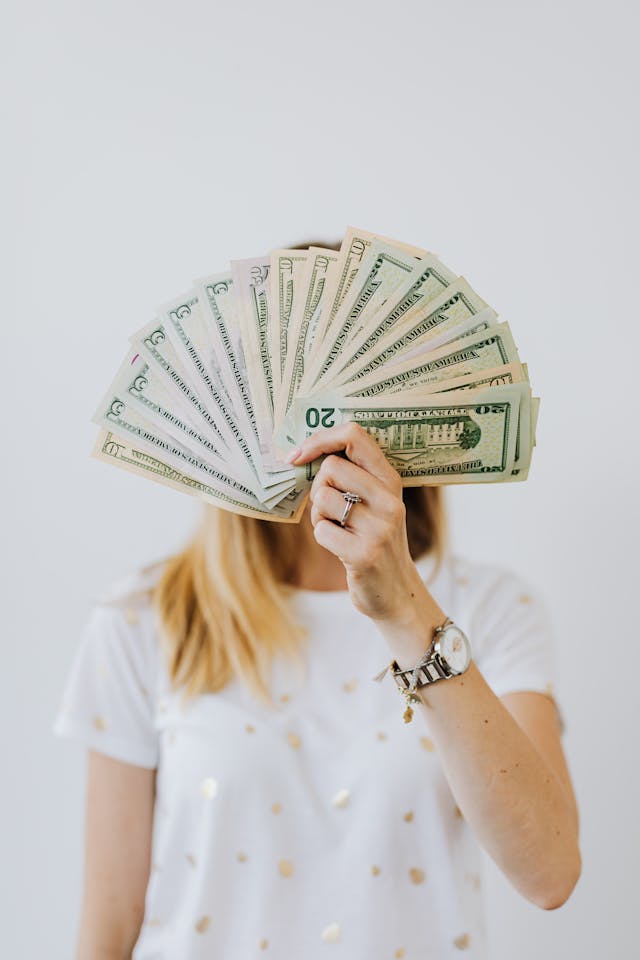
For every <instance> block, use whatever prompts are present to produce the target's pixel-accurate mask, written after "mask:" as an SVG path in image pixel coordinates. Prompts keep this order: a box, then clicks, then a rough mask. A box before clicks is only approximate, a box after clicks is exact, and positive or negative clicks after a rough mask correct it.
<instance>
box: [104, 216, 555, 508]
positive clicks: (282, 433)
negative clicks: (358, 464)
mask: <svg viewBox="0 0 640 960" xmlns="http://www.w3.org/2000/svg"><path fill="white" fill-rule="evenodd" d="M538 407H539V400H538V399H537V398H534V397H532V395H531V387H530V384H529V379H528V373H527V368H526V365H525V364H523V363H521V362H520V359H519V357H518V352H517V350H516V347H515V344H514V341H513V337H512V335H511V331H510V329H509V325H508V324H507V323H504V322H498V318H497V314H496V313H495V311H494V310H492V309H491V307H490V306H489V305H488V304H487V303H485V301H484V300H483V299H482V298H481V297H480V296H478V294H477V293H476V292H475V291H474V290H473V289H472V288H471V287H470V285H469V284H468V283H467V281H466V280H465V279H463V278H462V277H460V276H458V275H457V274H456V273H455V272H454V271H452V270H450V269H449V268H448V267H446V266H445V265H444V264H443V263H442V262H441V261H440V260H439V259H438V258H437V257H436V256H434V255H433V254H431V253H428V252H427V251H426V250H421V249H419V248H417V247H412V246H409V245H407V244H404V243H399V242H397V241H395V240H390V239H388V238H386V237H381V236H379V235H377V234H373V233H368V232H367V231H364V230H357V229H355V228H351V227H350V228H348V229H347V231H346V234H345V236H344V239H343V241H342V244H341V246H340V249H339V250H337V251H336V250H333V249H325V248H323V247H319V246H311V247H309V248H308V249H293V250H274V251H272V252H271V253H270V254H267V255H266V256H263V257H256V258H253V259H250V260H234V261H232V262H231V264H230V267H229V269H228V270H226V271H225V272H223V273H216V274H214V275H213V276H208V277H204V278H202V279H199V280H196V281H195V282H194V283H193V285H192V287H191V288H190V289H189V290H188V291H187V292H186V293H184V294H183V295H182V296H180V297H177V298H176V299H174V300H172V301H171V302H170V303H167V304H164V305H163V306H162V307H161V308H159V309H158V311H157V312H156V318H155V319H154V320H153V322H152V323H149V324H148V325H146V326H145V327H143V328H142V329H141V330H139V331H138V332H137V333H135V334H134V335H133V336H132V337H131V340H130V349H129V351H128V353H127V356H126V357H125V359H124V361H123V363H122V365H121V367H120V369H119V371H118V373H117V374H116V377H115V379H114V381H113V383H112V384H111V386H110V387H109V390H108V392H107V394H106V395H105V397H104V399H103V400H102V402H101V403H100V405H99V407H98V409H97V411H96V413H95V415H94V417H93V419H94V421H95V422H96V423H97V424H98V425H99V426H100V428H101V430H100V433H99V436H98V438H97V441H96V444H95V447H94V450H93V456H95V457H97V458H98V459H100V460H105V461H107V462H110V463H113V464H116V465H118V466H120V467H123V468H125V469H127V470H130V471H133V472H135V473H139V474H142V475H143V476H147V477H149V478H150V479H152V480H156V481H158V482H160V483H163V484H166V485H168V486H170V487H173V488H174V489H177V490H182V491H184V492H186V493H190V494H192V495H195V496H197V497H199V498H201V499H202V500H204V501H206V502H208V503H211V504H214V505H215V506H217V507H221V508H222V509H225V510H231V511H233V512H235V513H239V514H243V515H246V516H252V517H260V518H263V519H265V520H278V521H284V522H297V521H298V520H299V519H300V517H301V514H302V510H303V509H304V505H305V502H306V499H307V496H308V492H309V487H310V485H311V482H312V480H313V477H314V476H315V474H316V473H317V470H318V468H319V465H320V461H319V460H317V461H314V462H313V463H311V464H306V465H305V466H302V467H297V468H292V467H291V466H290V465H289V464H288V463H286V459H285V458H286V456H287V453H288V452H289V451H290V450H291V449H292V448H293V447H296V446H298V445H299V443H300V442H301V441H302V440H303V439H304V438H305V437H307V436H309V435H310V434H311V433H313V432H314V431H316V430H319V429H324V428H326V427H331V426H334V425H336V424H341V423H344V422H345V421H356V422H357V423H359V424H360V425H361V426H362V427H364V429H365V430H367V431H368V433H369V434H370V435H371V436H372V437H373V438H374V440H375V441H376V443H378V445H379V446H380V447H381V449H382V450H383V452H384V454H385V456H386V457H387V458H388V460H389V461H390V463H391V464H392V465H393V466H394V467H395V468H396V470H397V471H398V473H399V474H400V476H401V478H402V482H403V484H404V485H406V486H418V485H427V484H442V483H494V482H496V481H514V480H524V479H526V477H527V474H528V471H529V465H530V461H531V453H532V448H533V446H534V445H535V424H536V419H537V414H538Z"/></svg>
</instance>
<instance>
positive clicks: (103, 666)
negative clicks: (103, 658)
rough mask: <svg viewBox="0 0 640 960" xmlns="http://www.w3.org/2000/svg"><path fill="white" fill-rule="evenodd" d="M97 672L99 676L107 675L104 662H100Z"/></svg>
mask: <svg viewBox="0 0 640 960" xmlns="http://www.w3.org/2000/svg"><path fill="white" fill-rule="evenodd" d="M98 673H99V674H100V676H101V677H108V676H109V671H108V670H107V668H106V667H105V665H104V663H101V664H100V666H99V667H98Z"/></svg>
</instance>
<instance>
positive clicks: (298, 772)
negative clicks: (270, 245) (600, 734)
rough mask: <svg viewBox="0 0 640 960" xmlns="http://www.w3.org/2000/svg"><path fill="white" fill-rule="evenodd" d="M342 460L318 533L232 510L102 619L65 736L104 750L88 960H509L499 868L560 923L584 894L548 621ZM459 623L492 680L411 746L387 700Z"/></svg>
mask: <svg viewBox="0 0 640 960" xmlns="http://www.w3.org/2000/svg"><path fill="white" fill-rule="evenodd" d="M321 454H327V456H326V457H325V459H324V461H323V464H322V467H321V468H320V470H319V472H318V475H317V477H316V479H315V481H314V483H313V487H312V490H311V497H310V502H309V506H308V508H307V511H306V513H305V515H304V517H303V520H302V522H301V524H300V525H299V526H294V525H292V526H287V525H280V524H275V523H268V522H263V521H258V520H253V519H246V518H240V517H236V516H233V515H230V514H227V513H221V512H218V511H216V510H213V509H209V510H208V511H207V513H206V517H205V521H204V524H203V526H202V528H201V529H200V531H199V532H198V535H197V536H196V539H195V540H194V542H193V543H192V545H190V546H189V548H188V549H187V550H186V551H185V552H184V553H182V554H180V555H178V556H176V557H174V558H172V559H170V560H169V561H168V562H167V563H165V564H162V565H160V566H159V567H158V568H155V569H151V570H147V571H146V572H145V573H144V574H142V575H139V576H137V577H135V578H134V579H133V581H132V582H129V583H127V584H125V585H124V586H123V587H122V588H120V590H117V591H116V592H115V595H114V596H112V597H111V599H110V600H109V601H108V602H107V603H105V604H104V605H103V606H101V607H98V608H96V610H95V611H94V614H93V616H92V619H91V622H90V624H89V626H88V630H87V633H86V635H85V638H84V641H83V645H82V648H81V651H80V653H79V655H78V657H77V659H76V662H75V665H74V670H73V672H72V674H71V676H70V679H69V683H68V686H67V692H66V703H65V707H64V710H63V711H62V712H61V713H60V715H59V717H58V719H57V723H56V730H57V732H59V733H61V734H67V735H71V736H76V737H79V738H81V739H82V740H83V741H84V742H85V743H86V744H87V745H88V746H89V748H90V754H89V773H88V777H89V781H88V799H87V822H86V866H85V894H84V904H83V911H82V922H81V928H80V934H79V943H78V950H77V958H78V960H89V958H95V957H98V956H100V957H101V958H110V957H113V958H116V957H118V958H122V957H125V956H127V957H128V956H133V957H134V958H135V960H152V958H154V960H157V958H176V960H178V958H179V960H189V958H200V957H233V958H234V960H235V958H249V957H256V956H259V955H260V956H262V955H264V956H273V957H278V958H289V957H301V956H304V957H305V958H315V957H316V956H317V957H324V956H326V955H328V954H333V955H334V956H341V957H348V958H349V960H360V958H362V960H364V958H365V957H366V958H368V960H369V958H374V957H380V958H387V957H406V958H407V960H409V958H411V957H420V958H427V957H429V958H431V957H433V958H438V960H440V958H445V957H449V956H457V955H459V954H460V953H465V954H466V955H467V956H469V957H485V956H486V952H485V943H484V921H483V914H482V891H481V872H480V846H482V847H484V849H485V850H486V851H487V852H488V854H489V855H490V856H491V857H492V858H493V859H494V861H495V862H496V863H497V865H498V866H499V868H500V869H501V870H502V872H503V873H504V874H505V876H506V877H507V878H508V880H509V881H510V882H511V884H512V885H513V886H514V887H515V888H516V889H517V890H518V891H519V892H520V893H521V894H522V896H524V897H526V898H527V899H528V900H529V901H531V902H532V903H534V904H536V905H537V906H539V907H541V908H543V909H554V908H557V907H559V906H561V905H562V904H563V903H564V902H565V901H566V900H567V898H568V897H569V895H570V894H571V891H572V890H573V888H574V886H575V884H576V882H577V879H578V877H579V875H580V870H581V861H580V853H579V846H578V813H577V809H576V803H575V799H574V794H573V789H572V784H571V780H570V776H569V773H568V770H567V765H566V762H565V758H564V755H563V750H562V745H561V739H560V735H561V732H562V728H561V721H560V720H559V715H558V712H557V708H556V706H555V702H554V699H553V697H552V686H551V683H552V663H553V659H552V654H553V651H552V645H551V639H550V633H549V630H548V626H547V623H546V619H545V615H544V612H543V611H542V608H541V606H540V604H539V602H538V601H536V600H535V599H534V598H533V597H532V596H531V595H530V593H529V592H528V591H527V590H526V588H525V586H524V585H523V584H522V582H521V581H520V580H519V578H518V577H516V576H514V575H513V574H511V573H508V572H505V571H503V570H501V569H498V568H495V567H491V566H487V565H478V564H472V563H469V562H466V561H463V560H461V559H460V558H456V557H452V556H450V555H449V554H448V553H447V552H445V551H444V549H443V519H442V503H441V494H440V491H439V490H438V489H437V488H423V489H419V490H404V491H403V490H402V487H401V483H400V478H399V476H398V474H397V473H396V471H395V470H394V469H393V468H392V467H391V466H390V464H389V463H388V461H387V460H386V458H385V457H384V456H383V454H382V452H381V451H380V449H379V447H378V446H377V445H376V443H375V442H374V441H373V440H372V439H371V438H370V437H369V436H368V435H367V433H366V432H365V431H364V430H363V429H362V428H360V427H358V426H356V425H353V424H347V425H344V426H340V427H333V428H331V429H330V430H326V431H323V432H318V433H316V434H314V435H313V436H311V437H310V438H308V439H307V440H306V441H305V442H304V443H303V444H302V447H301V448H299V450H298V451H297V452H296V453H295V455H294V457H293V462H295V463H296V464H303V463H306V462H309V461H311V460H313V459H315V458H316V457H318V456H320V455H321ZM345 491H351V492H355V493H357V494H358V495H359V496H360V498H361V500H360V502H356V503H355V505H353V507H352V509H351V512H350V514H349V517H348V520H347V523H346V525H345V526H344V527H342V526H341V525H340V522H339V521H340V520H341V518H342V517H343V514H344V508H345V500H344V498H343V496H342V494H343V493H344V492H345ZM447 617H449V618H451V619H452V620H453V621H454V622H455V623H456V624H457V625H458V626H459V627H461V628H462V629H463V630H464V631H465V633H466V634H467V635H468V637H469V641H470V645H471V652H472V660H471V663H470V664H469V666H468V667H467V669H466V670H465V671H464V672H463V673H461V674H459V675H454V676H451V677H449V678H447V679H442V680H440V681H439V682H435V683H432V684H430V685H429V686H427V687H421V688H419V690H418V693H417V695H416V696H417V697H418V700H417V701H416V702H414V703H413V709H414V712H415V716H414V718H413V720H412V721H411V722H409V723H407V722H405V720H404V716H403V711H404V708H405V701H404V699H403V698H401V697H400V696H399V693H398V689H397V688H396V685H395V681H394V679H393V677H392V676H391V675H390V674H388V675H387V677H386V678H384V679H383V681H382V682H381V683H373V682H372V677H373V676H374V674H376V673H378V672H379V671H380V670H381V668H383V667H384V666H385V665H386V664H388V663H389V661H390V660H396V661H397V665H398V666H399V668H401V669H403V670H404V669H409V668H412V667H413V666H414V665H415V664H416V662H417V661H418V660H419V659H420V658H421V657H422V655H423V653H424V651H425V650H426V649H427V648H428V647H429V645H430V643H431V640H432V638H433V636H434V631H435V629H436V628H437V627H438V626H441V625H442V624H443V623H444V622H445V620H446V619H447ZM296 624H301V625H302V626H303V627H304V628H305V630H306V633H304V634H300V632H299V631H298V629H297V627H296ZM296 665H297V666H301V667H302V668H303V669H302V671H301V672H299V671H295V670H294V669H293V667H294V666H296ZM269 694H271V695H272V703H271V704H270V702H269V700H268V696H269ZM145 897H146V903H145Z"/></svg>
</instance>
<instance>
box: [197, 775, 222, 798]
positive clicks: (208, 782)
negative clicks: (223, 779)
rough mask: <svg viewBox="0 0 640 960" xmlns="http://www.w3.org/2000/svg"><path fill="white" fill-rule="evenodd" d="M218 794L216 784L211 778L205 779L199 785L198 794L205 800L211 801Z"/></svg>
mask: <svg viewBox="0 0 640 960" xmlns="http://www.w3.org/2000/svg"><path fill="white" fill-rule="evenodd" d="M217 792H218V783H217V781H216V780H214V779H213V777H205V779H204V780H203V781H202V783H201V784H200V793H201V794H202V796H203V797H206V798H207V800H212V799H213V798H214V797H215V796H216V794H217Z"/></svg>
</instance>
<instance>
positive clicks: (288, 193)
mask: <svg viewBox="0 0 640 960" xmlns="http://www.w3.org/2000/svg"><path fill="white" fill-rule="evenodd" d="M633 6H634V5H633V4H631V3H629V4H625V3H620V2H617V0H614V2H607V3H602V4H594V3H589V2H571V3H563V2H561V0H560V2H555V3H548V2H544V0H543V2H537V3H535V4H534V3H530V4H529V5H527V6H525V5H523V4H518V3H512V2H504V3H500V2H484V3H475V2H468V3H461V2H447V3H439V4H433V3H431V4H429V3H424V2H415V3H411V2H402V0H394V2H392V3H381V2H372V0H369V2H366V3H349V2H341V3H332V2H327V0H323V2H316V3H307V2H303V0H297V2H278V0H271V2H260V3H258V2H256V3H240V2H234V3H231V2H227V3H226V4H215V3H211V2H210V3H204V2H203V3H196V2H188V0H187V2H184V0H183V2H181V3H179V4H178V3H176V4H173V5H171V4H165V3H158V2H153V3H151V2H132V0H129V2H128V3H124V2H121V0H118V2H110V3H92V2H87V0H83V2H80V0H78V2H70V0H57V2H56V3H55V4H45V3H20V4H17V3H14V4H13V6H12V8H11V7H10V8H7V7H6V6H5V11H7V9H9V16H8V23H7V18H6V16H5V25H4V27H3V28H2V30H1V31H0V32H1V33H2V40H1V43H2V50H1V51H0V52H1V56H0V63H1V64H2V70H3V72H4V77H3V78H2V85H1V88H0V89H1V90H2V98H3V108H2V126H1V129H2V133H3V135H4V146H3V149H2V163H3V166H4V171H3V175H2V178H1V183H2V191H3V194H5V196H4V197H3V210H4V211H5V212H4V214H3V217H2V220H3V227H4V228H5V229H6V228H8V229H6V235H5V238H4V241H3V249H2V251H1V253H2V258H1V261H0V262H1V263H2V267H3V268H4V271H3V272H5V277H6V281H7V286H4V284H3V287H4V292H3V294H2V301H1V303H2V314H3V316H2V328H3V331H4V340H3V353H2V368H1V369H2V373H1V382H2V386H3V388H6V393H5V400H4V403H3V417H2V438H3V440H2V447H3V453H4V455H5V456H4V464H5V466H4V470H3V472H2V483H3V490H2V501H1V502H2V505H3V508H4V510H5V511H6V513H5V516H4V519H3V525H2V533H3V536H2V540H3V545H4V546H5V550H6V552H5V558H4V562H3V570H2V578H1V582H2V588H3V593H4V597H3V600H2V620H3V627H4V629H3V631H2V654H3V657H2V669H1V678H0V682H1V691H0V704H1V709H2V719H1V724H0V731H1V736H2V743H1V745H0V748H1V750H2V754H1V756H2V773H3V776H2V788H1V791H0V804H1V806H2V832H3V834H4V835H5V836H4V840H3V853H2V856H1V858H0V880H1V883H2V888H1V890H0V909H1V911H2V923H1V925H0V931H1V932H0V938H1V942H0V949H1V950H2V953H3V954H4V955H5V956H7V957H11V958H12V960H23V958H25V960H31V958H35V957H45V956H46V957H47V958H48V960H58V958H69V957H70V956H71V951H72V943H73V941H74V938H75V924H76V918H77V915H78V907H79V895H80V876H81V873H80V871H81V842H82V837H81V829H82V816H83V800H84V797H83V784H84V779H83V777H84V758H83V753H82V751H81V749H80V748H78V747H76V746H74V745H71V744H68V743H65V742H62V741H59V740H57V739H54V738H53V736H52V735H51V734H50V732H49V728H50V724H51V722H52V720H53V716H54V713H55V709H56V707H57V703H58V698H59V695H60V691H61V687H62V683H63V679H64V677H65V675H66V671H67V668H68V665H69V663H70V659H71V656H72V654H73V651H74V650H75V646H76V643H77V640H78V636H79V631H80V628H81V625H82V623H83V621H84V618H85V616H86V612H87V609H88V605H89V603H90V601H91V598H92V596H93V595H94V594H96V593H97V592H98V591H100V590H101V589H102V588H103V587H104V586H105V585H106V584H108V583H109V582H110V581H111V580H112V579H113V578H115V577H117V576H119V575H120V574H121V573H123V572H126V571H128V570H130V569H132V568H133V567H135V566H136V565H137V564H139V563H141V562H144V561H147V560H150V559H154V558H157V557H158V556H160V555H163V554H165V553H167V552H168V551H170V550H171V549H173V548H174V547H175V546H176V545H178V544H179V543H181V542H182V540H183V539H184V538H185V537H186V536H187V535H188V533H189V531H190V529H191V527H192V525H193V522H194V520H195V517H196V513H195V507H194V505H193V504H192V502H191V501H190V500H189V499H188V498H187V497H184V496H180V495H179V494H177V493H174V492H173V491H169V490H165V489H163V488H161V487H159V486H157V485H154V484H151V483H145V482H144V481H142V480H140V479H138V478H137V477H133V476H130V475H128V474H126V473H123V472H120V471H117V470H114V469H110V468H109V467H107V466H105V465H103V464H100V463H97V462H96V461H94V460H91V459H90V458H89V455H88V454H89V450H90V448H91V445H92V442H93V437H94V434H95V428H94V426H93V425H92V424H91V422H90V417H91V415H92V413H93V410H94V407H95V405H96V403H97V401H98V400H99V399H100V397H101V395H102V392H103V390H104V389H105V388H106V386H107V385H108V382H109V380H110V378H111V375H112V374H113V373H114V372H115V369H116V366H117V364H118V363H119V361H120V359H121V356H122V355H123V354H124V351H125V349H126V345H127V338H128V336H129V334H130V333H131V332H132V331H133V330H135V329H136V328H137V327H139V326H140V325H142V324H143V323H145V322H146V321H147V320H149V319H150V318H151V316H152V310H153V308H154V307H155V306H156V305H157V304H159V303H161V302H163V301H164V300H166V299H168V298H169V297H171V296H172V295H174V294H178V293H180V292H181V291H182V290H183V288H185V287H187V286H188V285H189V284H190V281H191V279H192V278H193V277H194V276H198V275H202V274H204V273H208V272H211V271H213V270H216V269H223V268H224V266H225V264H226V262H227V261H228V260H229V258H231V257H247V256H253V255H257V254H260V253H262V252H264V251H265V250H267V249H269V248H272V247H275V246H279V245H284V244H286V243H287V242H294V241H301V240H304V239H306V238H310V239H314V240H315V239H319V238H320V239H321V238H326V239H334V238H336V237H339V236H340V235H341V234H342V233H343V231H344V227H345V225H346V224H355V225H357V226H361V227H364V228H368V229H370V230H374V231H377V232H379V233H384V234H387V235H389V236H392V237H396V238H398V239H400V240H405V241H407V242H412V243H415V244H417V245H419V246H423V247H427V248H429V249H432V250H434V251H436V252H437V253H439V254H440V256H441V257H442V259H443V260H444V261H445V262H446V263H447V264H449V265H450V266H451V267H453V268H455V269H456V270H457V271H458V272H460V273H463V274H464V275H465V276H466V277H467V279H468V280H469V281H470V282H471V284H472V285H473V286H474V287H475V288H476V289H477V291H478V292H479V293H480V294H481V295H482V296H483V297H484V298H485V299H486V300H488V301H489V302H490V303H491V304H492V305H493V306H494V307H495V308H496V309H497V310H498V311H499V313H500V314H501V317H502V318H503V319H508V320H509V321H510V322H511V323H512V327H513V330H514V332H515V335H516V340H517V343H518V345H519V347H520V351H521V356H522V358H523V359H524V360H526V361H528V363H529V366H530V371H531V377H532V381H533V384H534V387H535V389H536V392H538V393H539V394H540V395H541V397H542V407H541V413H540V422H539V428H538V447H537V449H536V451H535V457H534V462H533V468H532V470H531V475H530V479H529V481H528V482H527V483H525V484H513V485H497V486H495V487H483V488H477V487H476V488H474V487H472V486H471V487H468V488H461V489H457V490H455V491H453V492H452V493H451V495H450V496H449V503H450V506H451V509H452V534H453V540H454V544H455V546H456V548H457V549H458V550H459V551H460V552H463V553H467V554H468V555H470V556H471V557H473V558H474V559H486V560H499V561H501V562H503V563H504V564H506V565H508V566H511V567H512V568H513V569H515V570H517V571H518V572H519V573H521V574H523V575H525V576H526V577H528V578H529V580H530V582H531V584H532V585H533V586H534V587H535V588H537V589H538V590H539V591H541V593H542V595H543V596H544V598H545V599H546V601H547V602H548V604H549V606H550V607H551V610H552V613H553V615H554V619H555V623H556V627H557V669H558V694H559V697H560V699H561V703H562V706H563V709H564V713H565V716H566V718H567V721H568V730H567V735H566V739H565V746H566V750H567V753H568V756H569V762H570V767H571V771H572V774H573V777H574V780H575V785H576V790H577V794H578V800H579V806H580V813H581V840H582V852H583V860H584V866H583V875H582V877H581V879H580V882H579V885H578V887H577V888H576V890H575V892H574V894H573V896H572V897H571V899H570V900H569V901H568V902H567V904H566V905H565V906H563V907H562V908H561V909H560V910H557V911H552V912H545V911H542V910H539V909H538V908H536V907H534V906H532V905H531V904H529V903H528V902H526V901H524V900H523V899H522V898H521V897H519V895H517V894H516V893H515V892H514V891H513V890H512V889H511V888H510V886H509V884H508V882H507V881H506V880H505V879H504V878H503V877H502V875H500V874H498V872H497V870H495V868H493V869H492V871H491V873H490V881H489V893H490V897H489V902H490V909H491V918H490V923H491V934H492V940H493V953H492V956H493V957H494V958H495V960H507V958H511V957H514V956H517V957H518V958H519V960H534V958H535V960H538V958H539V957H541V956H544V957H546V958H548V960H556V958H557V960H560V958H562V960H564V958H566V957H580V958H594V960H600V958H601V957H603V956H607V957H608V958H612V960H613V958H623V957H627V956H629V955H630V951H632V949H633V945H634V944H637V934H636V933H635V926H636V913H637V883H638V876H639V871H640V862H639V861H640V855H639V846H640V845H639V842H638V810H639V809H640V795H639V793H640V791H639V775H638V765H637V760H638V752H637V750H638V740H637V736H636V733H635V730H636V729H637V716H636V711H635V709H634V707H633V703H634V701H635V702H637V688H638V677H639V676H640V653H639V649H640V645H639V643H638V628H637V600H638V596H637V594H638V587H637V546H636V545H637V543H638V526H637V519H638V515H637V510H638V505H637V503H638V501H637V495H636V494H637V482H638V480H637V478H638V471H639V468H640V464H639V462H638V442H639V436H640V435H639V433H638V423H637V420H636V417H637V416H638V407H637V405H636V404H635V402H634V401H636V398H637V390H636V389H635V380H636V378H637V376H638V351H639V346H640V344H639V343H638V337H637V325H638V299H637V296H636V291H635V286H636V284H637V279H636V276H637V264H638V249H637V244H636V239H637V224H638V215H639V213H640V211H639V209H638V191H637V187H636V178H637V171H638V156H637V145H638V144H637V128H636V117H637V82H638V72H637V67H636V62H637V50H636V43H637V30H638V21H637V18H636V16H635V15H634V13H633V12H632V10H633ZM7 27H8V29H7ZM7 212H8V218H7ZM634 568H635V569H634ZM634 573H635V574H636V576H634ZM416 922H418V918H416ZM354 960H360V958H354Z"/></svg>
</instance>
